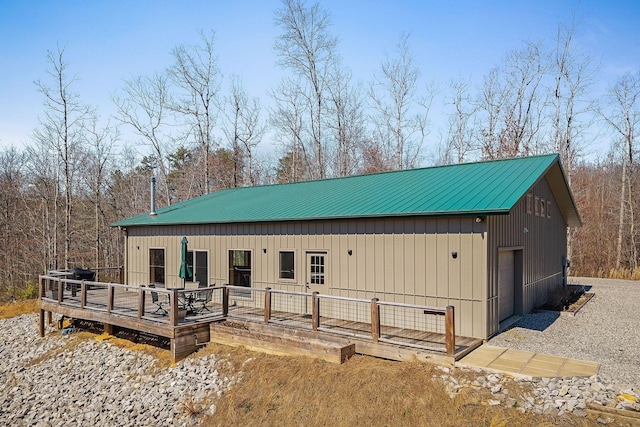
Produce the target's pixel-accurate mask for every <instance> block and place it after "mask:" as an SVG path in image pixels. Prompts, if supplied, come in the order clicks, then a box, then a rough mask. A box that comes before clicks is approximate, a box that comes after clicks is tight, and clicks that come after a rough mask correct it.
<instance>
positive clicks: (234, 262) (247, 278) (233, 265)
mask: <svg viewBox="0 0 640 427" xmlns="http://www.w3.org/2000/svg"><path fill="white" fill-rule="evenodd" d="M229 284H230V285H233V286H246V287H248V288H249V287H251V251H237V250H231V251H229Z"/></svg>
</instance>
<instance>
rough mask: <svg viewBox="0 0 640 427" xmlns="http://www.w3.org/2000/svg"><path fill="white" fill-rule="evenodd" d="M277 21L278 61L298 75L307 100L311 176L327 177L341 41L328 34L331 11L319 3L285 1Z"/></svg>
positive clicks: (305, 110) (276, 44) (305, 100)
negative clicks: (331, 80) (328, 117)
mask: <svg viewBox="0 0 640 427" xmlns="http://www.w3.org/2000/svg"><path fill="white" fill-rule="evenodd" d="M275 22H276V25H278V26H279V27H280V28H281V29H282V34H280V36H279V37H278V38H277V39H276V41H275V43H274V49H275V51H276V54H277V55H278V58H279V63H280V65H282V66H283V67H285V68H287V69H289V70H291V71H292V72H293V74H294V75H295V76H297V77H298V78H299V80H297V83H299V86H298V87H299V90H300V95H301V96H302V99H304V105H303V106H302V107H303V108H304V110H302V112H303V113H304V114H305V115H306V116H307V120H308V123H307V126H308V127H306V129H308V138H309V143H308V144H309V146H310V149H309V150H307V151H309V152H308V153H307V155H310V154H311V153H313V157H309V158H310V159H311V160H313V163H312V164H310V166H312V169H311V170H310V172H311V176H312V177H313V178H325V177H326V176H327V170H326V162H325V157H326V152H327V144H328V143H327V141H326V137H325V135H324V126H323V123H324V117H325V112H326V108H327V107H326V106H325V103H326V97H327V86H328V75H329V72H330V69H331V66H332V64H333V62H334V60H335V49H336V46H337V43H338V41H337V39H336V38H335V37H333V36H332V35H331V34H330V33H329V26H330V17H329V13H328V12H327V11H325V10H324V9H322V8H321V7H320V5H319V4H317V3H316V4H314V5H312V6H311V7H308V8H307V7H306V6H305V5H304V4H303V3H302V2H301V1H300V0H283V2H282V8H281V9H279V10H277V11H276V16H275ZM291 81H292V80H289V82H291ZM288 92H290V91H288Z"/></svg>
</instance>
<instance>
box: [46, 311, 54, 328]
mask: <svg viewBox="0 0 640 427" xmlns="http://www.w3.org/2000/svg"><path fill="white" fill-rule="evenodd" d="M47 323H48V324H49V325H53V313H51V312H50V311H47Z"/></svg>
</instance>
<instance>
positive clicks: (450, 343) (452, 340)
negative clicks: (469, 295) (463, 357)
mask: <svg viewBox="0 0 640 427" xmlns="http://www.w3.org/2000/svg"><path fill="white" fill-rule="evenodd" d="M446 310H447V311H446V312H445V315H444V324H445V337H446V338H445V339H446V345H447V354H448V355H449V356H453V355H454V354H455V353H456V327H455V320H454V319H455V318H454V309H453V306H452V305H449V306H447V309H446Z"/></svg>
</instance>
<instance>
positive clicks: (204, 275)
mask: <svg viewBox="0 0 640 427" xmlns="http://www.w3.org/2000/svg"><path fill="white" fill-rule="evenodd" d="M193 272H194V273H195V274H196V280H197V281H198V282H200V286H201V287H207V286H209V254H208V252H206V251H196V268H195V270H194V271H193Z"/></svg>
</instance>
